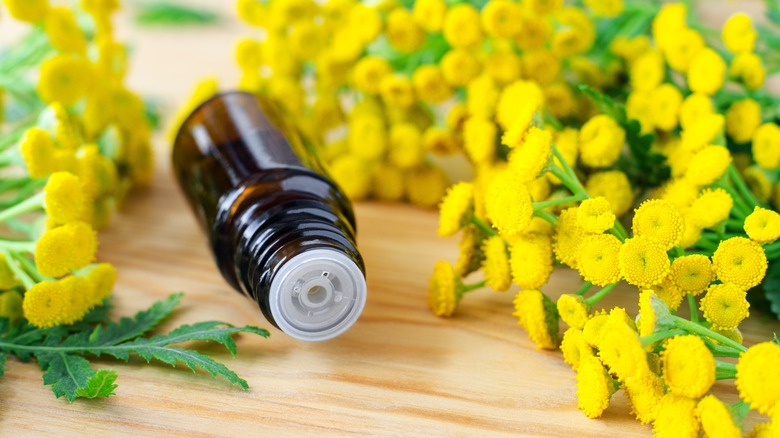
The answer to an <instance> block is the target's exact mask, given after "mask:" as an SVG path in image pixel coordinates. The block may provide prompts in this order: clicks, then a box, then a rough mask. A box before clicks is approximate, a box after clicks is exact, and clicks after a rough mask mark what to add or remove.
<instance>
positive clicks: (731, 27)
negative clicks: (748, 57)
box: [722, 12, 758, 54]
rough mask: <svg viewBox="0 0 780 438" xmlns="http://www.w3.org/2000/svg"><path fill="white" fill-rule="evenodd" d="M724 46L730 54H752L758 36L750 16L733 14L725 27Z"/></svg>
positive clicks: (740, 13)
mask: <svg viewBox="0 0 780 438" xmlns="http://www.w3.org/2000/svg"><path fill="white" fill-rule="evenodd" d="M722 37H723V44H724V45H725V46H726V48H727V49H728V51H729V52H731V53H734V54H737V53H743V52H752V51H753V48H754V47H755V45H756V39H757V37H758V35H757V34H756V30H755V29H753V22H752V21H751V19H750V15H748V14H746V13H744V12H738V13H736V14H733V15H732V16H731V17H729V19H728V20H727V21H726V24H724V25H723V33H722Z"/></svg>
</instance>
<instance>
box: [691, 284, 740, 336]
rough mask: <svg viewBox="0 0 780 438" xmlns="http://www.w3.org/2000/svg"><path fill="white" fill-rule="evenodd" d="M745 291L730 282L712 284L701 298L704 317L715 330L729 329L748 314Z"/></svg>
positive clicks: (734, 326)
mask: <svg viewBox="0 0 780 438" xmlns="http://www.w3.org/2000/svg"><path fill="white" fill-rule="evenodd" d="M746 296H747V294H746V292H745V291H744V290H742V289H740V288H739V287H738V286H736V285H734V284H732V283H722V284H713V285H712V286H710V287H709V289H708V290H707V294H706V295H704V298H702V299H701V301H700V305H701V310H702V312H704V318H705V319H706V320H707V321H709V322H710V323H712V328H713V329H715V330H731V329H733V328H736V327H737V326H738V325H739V323H740V322H742V320H743V319H745V318H747V317H748V315H750V312H749V311H748V308H749V307H750V304H749V303H748V302H747V299H746Z"/></svg>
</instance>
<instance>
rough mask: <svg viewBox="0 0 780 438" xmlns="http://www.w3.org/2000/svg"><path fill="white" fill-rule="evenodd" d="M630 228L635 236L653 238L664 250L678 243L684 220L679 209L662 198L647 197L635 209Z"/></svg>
mask: <svg viewBox="0 0 780 438" xmlns="http://www.w3.org/2000/svg"><path fill="white" fill-rule="evenodd" d="M632 229H633V231H634V235H635V236H645V237H650V238H653V239H655V240H656V241H657V242H658V243H660V244H661V246H662V247H663V248H664V249H665V250H670V249H672V248H673V247H675V246H677V245H678V244H679V243H680V239H681V238H682V235H683V231H684V229H685V222H684V221H683V216H682V214H680V211H679V210H678V209H676V208H675V207H674V206H673V205H672V204H670V203H669V202H667V201H665V200H663V199H649V200H647V201H645V202H643V203H642V204H641V205H640V206H639V208H637V209H636V210H635V213H634V220H633V223H632Z"/></svg>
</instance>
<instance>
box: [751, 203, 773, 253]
mask: <svg viewBox="0 0 780 438" xmlns="http://www.w3.org/2000/svg"><path fill="white" fill-rule="evenodd" d="M744 229H745V232H746V233H747V235H748V236H749V237H750V238H751V239H752V240H753V241H754V242H756V243H758V244H761V245H765V244H767V243H772V242H774V241H775V240H777V238H778V237H780V214H777V212H776V211H774V210H767V209H766V208H761V207H758V206H756V207H755V209H754V210H753V213H750V215H748V217H746V218H745V226H744Z"/></svg>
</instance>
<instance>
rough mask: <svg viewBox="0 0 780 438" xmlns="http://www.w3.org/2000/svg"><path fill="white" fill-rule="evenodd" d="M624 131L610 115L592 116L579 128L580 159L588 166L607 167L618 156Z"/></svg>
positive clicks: (624, 138)
mask: <svg viewBox="0 0 780 438" xmlns="http://www.w3.org/2000/svg"><path fill="white" fill-rule="evenodd" d="M625 141H626V133H625V131H624V130H623V128H621V127H620V125H618V124H617V122H615V120H614V119H612V118H611V117H609V116H607V115H604V114H600V115H597V116H594V117H593V118H591V119H590V120H588V122H587V123H585V124H584V125H583V126H582V129H581V130H580V159H581V160H582V163H583V164H585V165H586V166H590V167H609V166H610V165H612V164H613V163H614V162H615V161H616V160H617V159H618V157H619V156H620V151H621V150H622V149H623V143H625Z"/></svg>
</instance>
